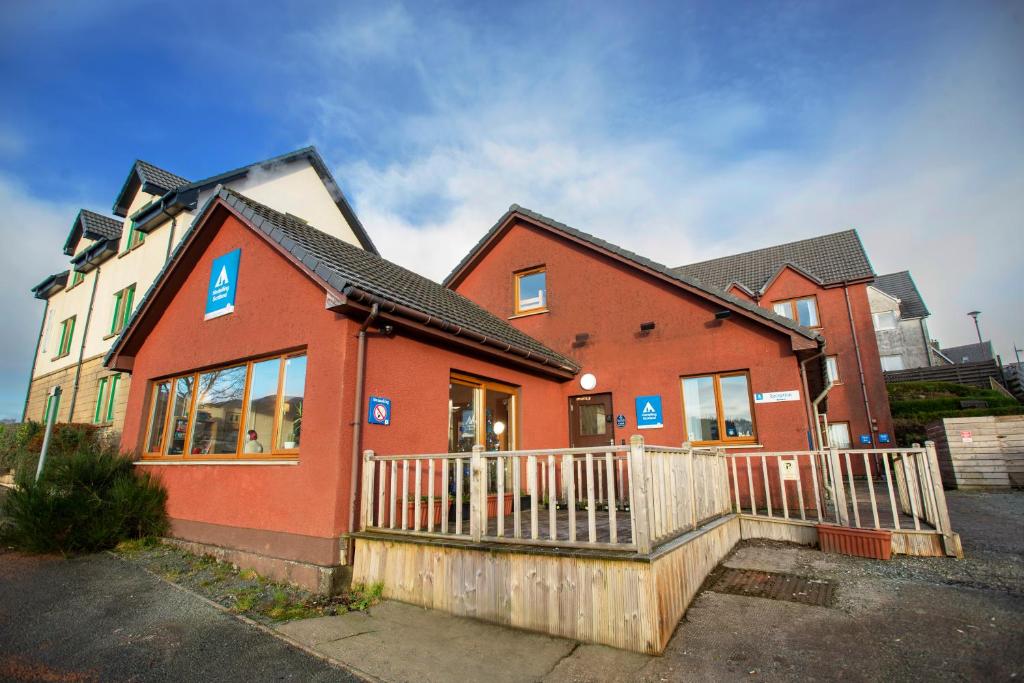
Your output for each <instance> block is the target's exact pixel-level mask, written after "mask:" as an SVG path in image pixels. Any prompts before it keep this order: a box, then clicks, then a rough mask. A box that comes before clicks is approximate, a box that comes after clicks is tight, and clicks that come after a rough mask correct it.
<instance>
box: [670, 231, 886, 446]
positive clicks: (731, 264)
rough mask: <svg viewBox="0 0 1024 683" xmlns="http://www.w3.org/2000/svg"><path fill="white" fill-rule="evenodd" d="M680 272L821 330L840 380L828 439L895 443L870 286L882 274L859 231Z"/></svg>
mask: <svg viewBox="0 0 1024 683" xmlns="http://www.w3.org/2000/svg"><path fill="white" fill-rule="evenodd" d="M674 272H676V273H679V274H681V275H684V276H687V277H691V278H694V279H697V280H700V281H701V282H704V283H706V284H707V285H709V286H712V287H715V288H717V289H721V290H725V291H728V292H730V293H731V294H734V295H735V296H738V297H742V298H745V299H746V300H748V301H751V302H753V303H756V304H757V305H759V306H762V307H764V308H766V309H768V310H773V311H775V312H777V313H779V314H781V315H785V316H786V317H788V318H791V319H793V320H796V321H798V322H799V323H800V324H801V325H804V326H805V327H807V328H809V329H813V330H815V331H817V332H819V333H821V334H822V336H824V337H825V340H826V345H827V354H828V356H827V372H828V378H829V380H830V381H831V382H832V383H833V384H832V389H831V390H830V391H829V394H828V410H827V413H826V415H825V417H827V424H826V421H825V420H823V427H824V429H823V430H822V431H823V435H822V436H823V437H824V439H823V440H824V441H827V442H828V443H830V444H831V445H834V446H836V447H838V448H848V447H852V448H872V447H873V448H888V447H892V445H893V443H892V418H891V416H890V413H889V396H888V393H887V391H886V388H885V379H884V377H883V375H882V367H881V364H880V362H879V355H878V347H877V342H876V338H875V329H874V324H873V320H872V316H871V307H870V304H869V302H868V292H867V288H868V286H869V285H870V284H871V283H872V281H873V280H874V277H875V274H874V271H873V270H872V268H871V262H870V261H869V260H868V256H867V254H866V253H865V251H864V246H863V245H862V244H861V241H860V238H859V237H858V235H857V232H856V231H854V230H847V231H844V232H837V233H834V234H830V235H822V236H820V237H814V238H811V239H806V240H800V241H798V242H791V243H788V244H781V245H777V246H773V247H766V248H764V249H757V250H754V251H749V252H745V253H742V254H735V255H732V256H725V257H722V258H717V259H713V260H710V261H704V262H701V263H694V264H690V265H687V266H681V267H679V268H676V269H674Z"/></svg>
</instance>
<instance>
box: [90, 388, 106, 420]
mask: <svg viewBox="0 0 1024 683" xmlns="http://www.w3.org/2000/svg"><path fill="white" fill-rule="evenodd" d="M106 388H107V378H106V377H103V378H101V379H100V383H99V386H98V387H97V389H96V410H95V411H94V412H93V416H92V421H93V423H94V424H99V423H100V422H102V417H103V392H104V390H105V389H106Z"/></svg>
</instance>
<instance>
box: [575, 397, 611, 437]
mask: <svg viewBox="0 0 1024 683" xmlns="http://www.w3.org/2000/svg"><path fill="white" fill-rule="evenodd" d="M614 443H615V413H614V412H613V411H612V395H611V394H588V395H586V396H572V397H570V398H569V446H570V447H571V448H586V447H588V446H607V445H609V444H614Z"/></svg>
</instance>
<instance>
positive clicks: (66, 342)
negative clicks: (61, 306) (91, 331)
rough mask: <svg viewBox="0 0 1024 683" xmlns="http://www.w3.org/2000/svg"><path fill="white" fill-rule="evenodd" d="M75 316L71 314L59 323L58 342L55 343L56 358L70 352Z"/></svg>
mask: <svg viewBox="0 0 1024 683" xmlns="http://www.w3.org/2000/svg"><path fill="white" fill-rule="evenodd" d="M75 317H76V316H71V317H70V318H68V319H67V320H65V321H63V322H62V323H61V324H60V344H58V345H57V358H63V357H64V356H66V355H68V354H69V353H71V339H72V338H73V337H74V336H75Z"/></svg>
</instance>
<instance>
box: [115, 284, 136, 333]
mask: <svg viewBox="0 0 1024 683" xmlns="http://www.w3.org/2000/svg"><path fill="white" fill-rule="evenodd" d="M134 304H135V285H131V286H129V287H125V288H124V289H122V290H121V291H119V292H116V293H115V294H114V314H113V316H112V317H111V319H110V334H119V333H120V332H121V330H123V329H124V327H125V325H127V324H128V319H129V318H131V317H132V306H133V305H134Z"/></svg>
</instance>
